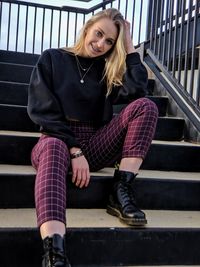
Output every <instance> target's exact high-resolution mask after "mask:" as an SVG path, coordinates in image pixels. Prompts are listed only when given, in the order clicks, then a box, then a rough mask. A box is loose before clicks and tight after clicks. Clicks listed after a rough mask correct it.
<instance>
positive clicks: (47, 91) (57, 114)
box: [27, 50, 79, 148]
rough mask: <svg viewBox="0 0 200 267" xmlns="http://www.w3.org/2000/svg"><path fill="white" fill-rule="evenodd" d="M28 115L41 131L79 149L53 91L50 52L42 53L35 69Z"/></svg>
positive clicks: (30, 88) (31, 83)
mask: <svg viewBox="0 0 200 267" xmlns="http://www.w3.org/2000/svg"><path fill="white" fill-rule="evenodd" d="M27 111H28V114H29V116H30V118H31V120H32V121H33V122H34V123H36V124H37V125H39V126H40V131H41V132H43V133H45V134H47V135H50V136H53V137H57V138H59V139H61V140H62V141H64V142H65V143H66V144H67V145H68V146H69V148H70V147H79V143H78V142H77V140H76V139H75V136H74V133H73V132H72V131H71V130H70V128H69V127H68V126H67V124H66V119H65V117H64V114H63V112H62V110H61V107H60V105H59V100H58V99H57V97H56V95H55V93H54V90H53V74H52V61H51V56H50V53H49V52H48V50H46V51H45V52H43V53H42V55H41V56H40V58H39V61H38V63H37V65H36V66H35V68H34V69H33V72H32V75H31V80H30V85H29V89H28V107H27Z"/></svg>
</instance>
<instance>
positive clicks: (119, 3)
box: [118, 0, 121, 10]
mask: <svg viewBox="0 0 200 267" xmlns="http://www.w3.org/2000/svg"><path fill="white" fill-rule="evenodd" d="M120 5H121V1H120V0H119V1H118V9H119V10H120Z"/></svg>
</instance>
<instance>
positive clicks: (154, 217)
mask: <svg viewBox="0 0 200 267" xmlns="http://www.w3.org/2000/svg"><path fill="white" fill-rule="evenodd" d="M145 212H146V215H147V218H148V225H147V226H146V227H140V228H139V227H138V228H133V227H132V228H131V227H127V226H125V225H123V224H121V223H120V222H119V220H118V218H116V217H112V216H110V215H108V214H107V213H106V211H105V210H104V209H96V210H95V209H94V210H93V209H86V210H85V209H80V210H79V209H76V210H73V209H68V210H67V225H68V226H67V235H66V243H67V251H68V257H69V259H70V261H71V263H72V266H126V265H127V266H137V265H138V266H141V265H145V266H147V265H149V266H157V265H179V266H181V265H182V266H184V265H185V264H186V265H200V254H199V253H198V251H199V242H200V228H199V221H200V213H199V212H191V211H163V210H160V211H154V210H147V211H145ZM0 250H1V257H0V265H1V266H6V267H11V266H12V267H17V266H20V267H23V266H28V267H32V266H34V267H36V266H41V258H42V253H43V252H42V242H41V240H40V237H39V232H38V230H37V228H36V218H35V210H33V209H22V210H21V209H17V210H13V209H12V210H0ZM10 251H12V257H9V261H8V256H9V255H10V254H9V253H10ZM33 251H34V253H33ZM97 251H98V253H96V252H97ZM133 252H134V253H133ZM144 252H145V253H144Z"/></svg>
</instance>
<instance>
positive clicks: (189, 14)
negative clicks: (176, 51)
mask: <svg viewBox="0 0 200 267" xmlns="http://www.w3.org/2000/svg"><path fill="white" fill-rule="evenodd" d="M191 5H192V2H191V1H189V8H188V19H187V29H186V46H185V64H184V82H183V87H184V90H186V91H187V76H188V50H189V47H188V46H189V38H190V21H191Z"/></svg>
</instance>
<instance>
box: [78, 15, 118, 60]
mask: <svg viewBox="0 0 200 267" xmlns="http://www.w3.org/2000/svg"><path fill="white" fill-rule="evenodd" d="M117 36H118V30H117V27H116V25H115V24H114V23H113V21H112V20H111V19H109V18H102V19H100V20H98V21H97V22H96V23H94V24H93V25H92V26H91V27H90V28H89V29H88V30H87V32H86V36H85V42H84V51H83V56H85V57H98V56H102V55H104V54H106V53H107V52H108V51H109V50H110V49H111V48H112V47H113V46H114V44H115V42H116V40H117Z"/></svg>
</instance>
